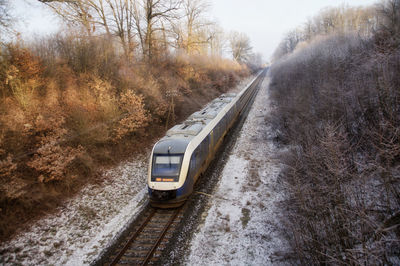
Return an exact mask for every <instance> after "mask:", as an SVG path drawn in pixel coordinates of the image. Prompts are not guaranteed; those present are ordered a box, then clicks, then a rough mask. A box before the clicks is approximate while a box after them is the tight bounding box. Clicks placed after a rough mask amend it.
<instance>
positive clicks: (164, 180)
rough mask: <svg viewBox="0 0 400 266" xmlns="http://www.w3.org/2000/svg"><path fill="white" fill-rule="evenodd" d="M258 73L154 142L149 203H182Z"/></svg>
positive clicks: (209, 159)
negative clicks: (239, 89)
mask: <svg viewBox="0 0 400 266" xmlns="http://www.w3.org/2000/svg"><path fill="white" fill-rule="evenodd" d="M262 77H263V72H262V73H259V74H258V75H257V77H256V78H254V79H253V80H252V81H251V82H250V85H249V86H247V87H246V88H245V89H243V90H242V91H241V92H240V93H239V94H234V93H227V94H223V95H221V96H220V97H218V98H216V99H214V100H213V101H212V102H210V103H209V104H208V105H206V107H205V108H203V109H202V110H200V111H198V112H195V113H193V114H192V115H191V116H189V117H188V119H187V120H186V121H184V122H183V123H182V124H178V125H175V126H174V127H172V128H171V129H170V130H168V131H167V133H166V136H164V137H163V138H162V139H161V140H160V141H158V142H157V143H156V144H155V145H154V147H153V150H152V153H151V157H150V163H149V173H148V190H149V195H150V204H151V205H152V206H155V207H164V208H167V207H175V206H179V205H181V204H183V202H184V201H185V200H186V198H187V197H188V196H189V195H190V194H191V193H192V192H193V187H194V184H195V183H196V181H197V179H198V178H199V176H200V175H201V174H202V173H203V172H204V171H205V170H206V169H207V167H208V165H209V163H210V162H211V160H212V159H213V156H214V155H215V152H216V151H217V149H218V147H219V146H220V145H221V143H222V140H223V137H224V136H225V134H226V133H227V132H228V130H229V129H230V127H231V126H232V125H233V123H234V122H235V120H236V118H237V117H238V115H239V114H240V112H241V111H242V110H243V109H244V107H245V105H246V104H247V103H248V101H249V99H250V98H251V96H252V94H253V93H254V92H255V90H256V87H257V84H258V82H259V81H260V79H261V78H262Z"/></svg>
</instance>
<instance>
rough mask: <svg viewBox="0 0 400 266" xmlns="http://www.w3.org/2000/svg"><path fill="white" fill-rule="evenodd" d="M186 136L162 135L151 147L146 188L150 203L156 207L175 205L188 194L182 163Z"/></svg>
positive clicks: (186, 141) (182, 200) (186, 144)
mask: <svg viewBox="0 0 400 266" xmlns="http://www.w3.org/2000/svg"><path fill="white" fill-rule="evenodd" d="M188 143H189V140H188V138H185V137H183V138H181V137H176V136H174V137H172V138H171V137H168V136H167V137H164V138H163V139H161V140H160V141H159V142H157V144H156V145H155V146H154V148H153V152H152V157H151V160H150V165H149V180H148V189H149V195H150V203H151V205H152V206H157V207H175V206H179V205H180V204H182V203H183V202H184V200H185V199H186V197H187V196H188V195H189V194H190V192H191V191H190V190H189V189H188V185H190V184H185V181H184V180H183V179H186V178H185V173H184V172H185V170H186V171H187V167H185V165H184V163H183V159H184V155H185V151H186V148H187V146H188Z"/></svg>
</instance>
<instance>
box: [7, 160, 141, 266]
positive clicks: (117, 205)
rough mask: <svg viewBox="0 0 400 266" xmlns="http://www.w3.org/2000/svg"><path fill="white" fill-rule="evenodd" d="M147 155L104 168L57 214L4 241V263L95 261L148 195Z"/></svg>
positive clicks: (85, 262) (77, 262)
mask: <svg viewBox="0 0 400 266" xmlns="http://www.w3.org/2000/svg"><path fill="white" fill-rule="evenodd" d="M147 161H148V158H147V157H143V156H142V157H137V158H134V159H132V160H131V161H129V162H124V163H121V164H120V166H118V167H116V168H114V169H112V170H109V171H106V172H105V173H104V177H105V181H104V182H103V183H102V184H101V185H90V186H88V187H86V188H85V189H83V190H82V192H81V193H80V194H79V195H77V196H76V197H75V198H72V199H70V200H69V201H68V202H67V203H66V204H65V205H64V206H63V207H61V208H59V209H58V210H57V212H56V213H55V214H52V215H48V216H47V217H44V218H43V219H41V220H39V221H37V222H36V223H34V224H33V225H32V226H31V228H30V230H29V231H28V232H23V233H21V234H20V235H18V236H17V237H15V238H14V239H13V240H11V241H8V242H5V243H2V244H1V246H0V254H1V256H0V264H1V265H15V264H22V265H84V264H90V262H92V261H93V260H94V259H96V258H97V256H98V255H99V253H100V252H102V251H103V249H104V248H105V247H106V246H107V245H110V244H111V242H112V241H113V237H115V236H116V235H117V234H118V233H119V232H120V231H121V230H122V229H123V228H124V226H126V225H127V223H128V222H129V221H130V220H131V219H133V215H134V214H135V213H137V212H138V211H139V210H140V209H141V206H142V205H143V203H144V201H145V197H144V195H145V192H146V189H145V183H146V173H147Z"/></svg>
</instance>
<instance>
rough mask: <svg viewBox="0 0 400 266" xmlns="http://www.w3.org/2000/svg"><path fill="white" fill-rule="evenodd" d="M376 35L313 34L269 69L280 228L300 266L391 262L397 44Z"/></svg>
mask: <svg viewBox="0 0 400 266" xmlns="http://www.w3.org/2000/svg"><path fill="white" fill-rule="evenodd" d="M394 2H396V1H394ZM399 18H400V17H399ZM399 22H400V20H399ZM378 35H379V36H378ZM384 36H385V35H384V34H383V35H381V32H379V33H377V35H376V36H375V37H376V38H371V39H361V38H359V37H358V36H355V35H349V34H345V35H343V34H336V35H331V36H325V37H319V38H317V39H315V40H314V41H313V42H311V43H310V44H309V45H308V46H305V47H303V48H300V49H297V50H296V51H294V52H293V53H292V54H291V55H290V56H287V57H286V58H284V59H282V60H281V61H279V62H277V63H276V64H275V65H273V67H272V68H271V71H270V75H271V93H272V97H273V101H274V104H275V115H274V116H272V117H273V118H272V119H271V122H272V123H273V125H274V126H275V128H276V129H277V130H278V132H279V136H278V137H279V138H280V140H282V141H283V142H284V143H286V144H289V145H290V146H289V147H290V149H289V151H288V152H287V153H286V154H285V155H284V156H283V157H282V160H283V162H284V163H285V164H286V165H287V166H288V167H287V168H286V169H285V170H284V172H283V173H282V181H283V184H285V187H286V189H287V192H288V199H287V200H286V202H285V203H286V204H285V207H286V216H285V219H284V220H283V221H282V222H283V223H284V225H285V226H286V227H287V228H291V230H290V231H289V232H288V238H289V240H290V243H291V244H292V248H293V251H294V252H295V254H297V257H298V259H299V260H300V261H301V262H303V263H312V264H320V263H323V264H325V263H327V264H397V263H398V262H399V259H400V252H399V250H400V245H399V239H400V231H399V226H400V222H399V221H400V212H399V210H400V178H399V177H400V163H399V162H400V160H399V159H400V134H399V132H400V90H399V88H400V75H399V73H400V46H399V44H400V43H399V42H397V45H396V46H394V43H395V42H394V40H393V38H391V37H390V38H389V39H385V38H384Z"/></svg>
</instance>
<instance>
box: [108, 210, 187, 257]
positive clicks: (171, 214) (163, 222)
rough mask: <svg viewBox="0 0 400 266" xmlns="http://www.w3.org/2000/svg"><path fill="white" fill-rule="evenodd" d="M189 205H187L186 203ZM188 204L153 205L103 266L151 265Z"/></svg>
mask: <svg viewBox="0 0 400 266" xmlns="http://www.w3.org/2000/svg"><path fill="white" fill-rule="evenodd" d="M184 206H185V205H184ZM184 206H182V207H179V208H176V209H156V208H152V207H149V208H148V209H147V210H146V211H145V212H144V214H143V215H142V216H141V217H140V218H139V220H138V221H137V222H136V223H135V224H136V226H135V227H134V228H133V229H132V230H130V232H129V233H128V234H127V235H126V237H125V238H124V239H123V241H121V243H120V244H119V245H118V246H117V247H116V249H115V250H114V251H113V252H112V253H111V254H110V256H109V257H108V258H107V260H106V261H104V263H102V264H103V265H148V264H153V263H155V262H156V261H157V260H158V258H159V257H160V256H161V253H162V250H163V249H164V248H165V246H166V244H167V243H168V241H169V239H170V238H171V237H172V234H173V232H174V230H175V227H176V226H177V225H178V224H179V222H180V221H181V219H182V217H183V209H184Z"/></svg>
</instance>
